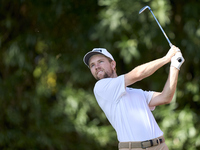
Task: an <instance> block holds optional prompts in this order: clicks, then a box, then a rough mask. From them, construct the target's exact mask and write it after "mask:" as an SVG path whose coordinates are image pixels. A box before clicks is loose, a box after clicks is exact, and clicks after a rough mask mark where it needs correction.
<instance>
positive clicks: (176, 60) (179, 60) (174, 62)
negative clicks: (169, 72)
mask: <svg viewBox="0 0 200 150" xmlns="http://www.w3.org/2000/svg"><path fill="white" fill-rule="evenodd" d="M184 61H185V59H184V58H183V56H182V54H181V52H177V53H176V54H175V55H174V56H173V57H172V58H171V66H173V67H175V68H177V69H178V70H180V68H181V65H182V64H183V63H184Z"/></svg>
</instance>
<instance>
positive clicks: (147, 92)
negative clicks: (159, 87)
mask: <svg viewBox="0 0 200 150" xmlns="http://www.w3.org/2000/svg"><path fill="white" fill-rule="evenodd" d="M144 93H145V98H146V101H147V104H149V103H150V101H151V99H152V96H153V93H154V92H153V91H144ZM149 108H150V110H151V111H153V110H154V109H155V108H156V107H155V106H153V107H149Z"/></svg>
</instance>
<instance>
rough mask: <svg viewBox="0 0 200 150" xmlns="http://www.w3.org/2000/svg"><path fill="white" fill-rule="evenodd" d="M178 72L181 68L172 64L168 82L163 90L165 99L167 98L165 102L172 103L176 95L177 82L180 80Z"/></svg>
mask: <svg viewBox="0 0 200 150" xmlns="http://www.w3.org/2000/svg"><path fill="white" fill-rule="evenodd" d="M178 74H179V70H178V69H177V68H175V67H172V66H171V67H170V73H169V76H168V79H167V82H166V84H165V86H164V89H163V91H162V94H163V99H164V100H165V103H170V102H171V100H172V98H173V96H174V93H175V91H176V86H177V82H178Z"/></svg>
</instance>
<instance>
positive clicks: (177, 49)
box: [165, 45, 180, 62]
mask: <svg viewBox="0 0 200 150" xmlns="http://www.w3.org/2000/svg"><path fill="white" fill-rule="evenodd" d="M177 52H180V49H179V48H178V47H176V46H174V45H173V46H172V47H171V48H170V49H169V51H168V53H167V54H166V56H165V57H166V58H167V59H168V61H169V62H170V60H171V58H172V57H173V56H174V55H175V54H176V53H177Z"/></svg>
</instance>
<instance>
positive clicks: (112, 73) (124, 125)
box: [83, 46, 184, 150]
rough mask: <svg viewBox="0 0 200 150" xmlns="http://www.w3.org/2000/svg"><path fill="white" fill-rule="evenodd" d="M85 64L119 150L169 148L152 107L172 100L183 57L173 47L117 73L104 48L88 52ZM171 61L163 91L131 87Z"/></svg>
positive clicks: (166, 149)
mask: <svg viewBox="0 0 200 150" xmlns="http://www.w3.org/2000/svg"><path fill="white" fill-rule="evenodd" d="M83 61H84V63H85V64H86V65H87V66H88V67H89V69H90V71H91V73H92V75H93V76H94V78H95V79H97V80H98V82H97V83H96V84H95V87H94V94H95V97H96V100H97V102H98V104H99V106H100V107H101V109H102V110H103V111H104V113H105V115H106V117H107V118H108V120H109V122H110V123H111V125H112V126H113V127H114V129H115V130H116V132H117V137H118V140H119V145H118V146H119V149H120V150H135V149H137V150H141V149H146V148H148V150H161V149H162V150H168V147H167V146H166V144H165V139H164V137H163V132H162V131H161V130H160V128H159V126H158V124H157V122H156V121H155V118H154V116H153V114H152V113H151V110H153V109H154V108H155V106H158V105H162V104H168V103H170V102H171V100H172V98H173V95H174V93H175V90H176V85H177V80H178V73H179V70H180V67H181V65H182V64H183V62H184V58H183V57H182V54H181V52H180V50H179V49H178V48H177V47H175V46H172V47H171V48H170V50H169V51H168V53H167V54H166V55H165V56H164V57H162V58H159V59H156V60H154V61H151V62H148V63H146V64H143V65H140V66H138V67H136V68H134V69H133V70H131V71H130V72H128V73H126V74H124V75H120V76H118V75H117V73H116V62H115V61H114V58H113V56H112V55H111V54H110V53H109V52H108V51H107V50H106V49H104V48H95V49H93V50H92V51H90V52H88V53H87V54H86V55H85V56H84V58H83ZM170 61H171V66H170V72H169V76H168V79H167V81H166V83H165V86H164V88H163V91H162V92H153V91H143V90H141V89H134V88H129V87H128V86H129V85H132V84H134V83H136V82H137V81H140V80H142V79H144V78H146V77H148V76H150V75H152V74H153V73H154V72H155V71H156V70H158V69H159V68H160V67H162V66H164V65H165V64H167V63H169V62H170Z"/></svg>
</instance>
